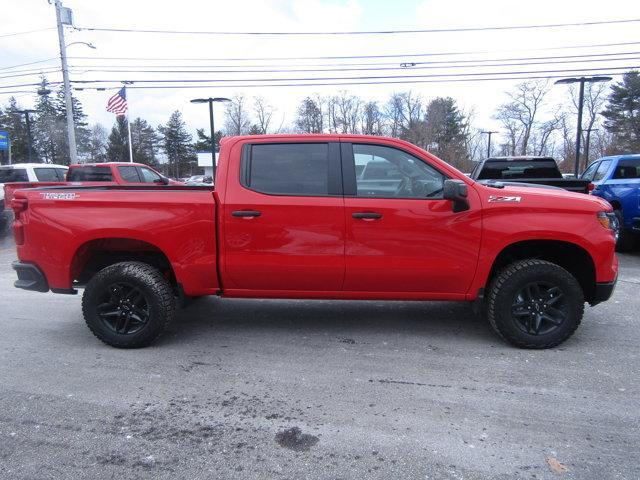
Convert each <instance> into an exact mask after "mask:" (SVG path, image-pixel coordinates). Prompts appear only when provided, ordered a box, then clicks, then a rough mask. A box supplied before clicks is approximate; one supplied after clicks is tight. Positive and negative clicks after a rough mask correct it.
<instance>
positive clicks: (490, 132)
mask: <svg viewBox="0 0 640 480" xmlns="http://www.w3.org/2000/svg"><path fill="white" fill-rule="evenodd" d="M480 133H485V134H486V135H487V136H488V137H489V138H488V139H487V158H489V157H491V135H493V134H494V133H498V132H496V131H495V130H491V131H486V132H480Z"/></svg>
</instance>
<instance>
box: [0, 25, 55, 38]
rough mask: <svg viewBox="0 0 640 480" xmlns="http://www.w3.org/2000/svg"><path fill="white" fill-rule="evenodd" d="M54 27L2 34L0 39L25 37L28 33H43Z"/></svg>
mask: <svg viewBox="0 0 640 480" xmlns="http://www.w3.org/2000/svg"><path fill="white" fill-rule="evenodd" d="M54 28H55V27H47V28H39V29H37V30H27V31H25V32H13V33H3V34H2V35H0V38H4V37H16V36H18V35H26V34H28V33H37V32H45V31H47V30H53V29H54Z"/></svg>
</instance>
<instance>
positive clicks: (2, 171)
mask: <svg viewBox="0 0 640 480" xmlns="http://www.w3.org/2000/svg"><path fill="white" fill-rule="evenodd" d="M28 181H29V177H28V175H27V171H26V170H25V169H24V168H0V183H10V182H28Z"/></svg>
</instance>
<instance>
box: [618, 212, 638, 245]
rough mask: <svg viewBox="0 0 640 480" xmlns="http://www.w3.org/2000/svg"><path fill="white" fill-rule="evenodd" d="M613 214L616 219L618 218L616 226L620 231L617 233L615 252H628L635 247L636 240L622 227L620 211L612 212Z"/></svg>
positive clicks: (631, 233) (633, 235)
mask: <svg viewBox="0 0 640 480" xmlns="http://www.w3.org/2000/svg"><path fill="white" fill-rule="evenodd" d="M613 213H615V215H616V217H618V225H619V229H620V230H619V232H618V241H617V242H616V250H617V251H618V252H629V251H631V250H633V248H634V247H635V246H636V240H637V238H636V236H635V234H634V233H633V232H630V231H629V230H625V228H624V226H623V225H622V221H623V216H622V211H620V210H614V212H613Z"/></svg>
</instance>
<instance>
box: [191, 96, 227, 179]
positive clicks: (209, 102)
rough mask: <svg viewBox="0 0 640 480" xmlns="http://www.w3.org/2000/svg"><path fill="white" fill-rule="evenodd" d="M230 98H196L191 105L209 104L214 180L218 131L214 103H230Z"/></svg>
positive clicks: (214, 176) (214, 175)
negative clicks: (214, 115) (215, 124)
mask: <svg viewBox="0 0 640 480" xmlns="http://www.w3.org/2000/svg"><path fill="white" fill-rule="evenodd" d="M230 101H231V99H230V98H226V97H214V98H211V97H209V98H194V99H193V100H191V103H208V104H209V128H210V129H211V165H212V170H211V171H212V173H213V175H212V176H213V179H214V180H215V178H216V140H215V136H216V133H215V132H216V131H215V128H214V126H213V102H230Z"/></svg>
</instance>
